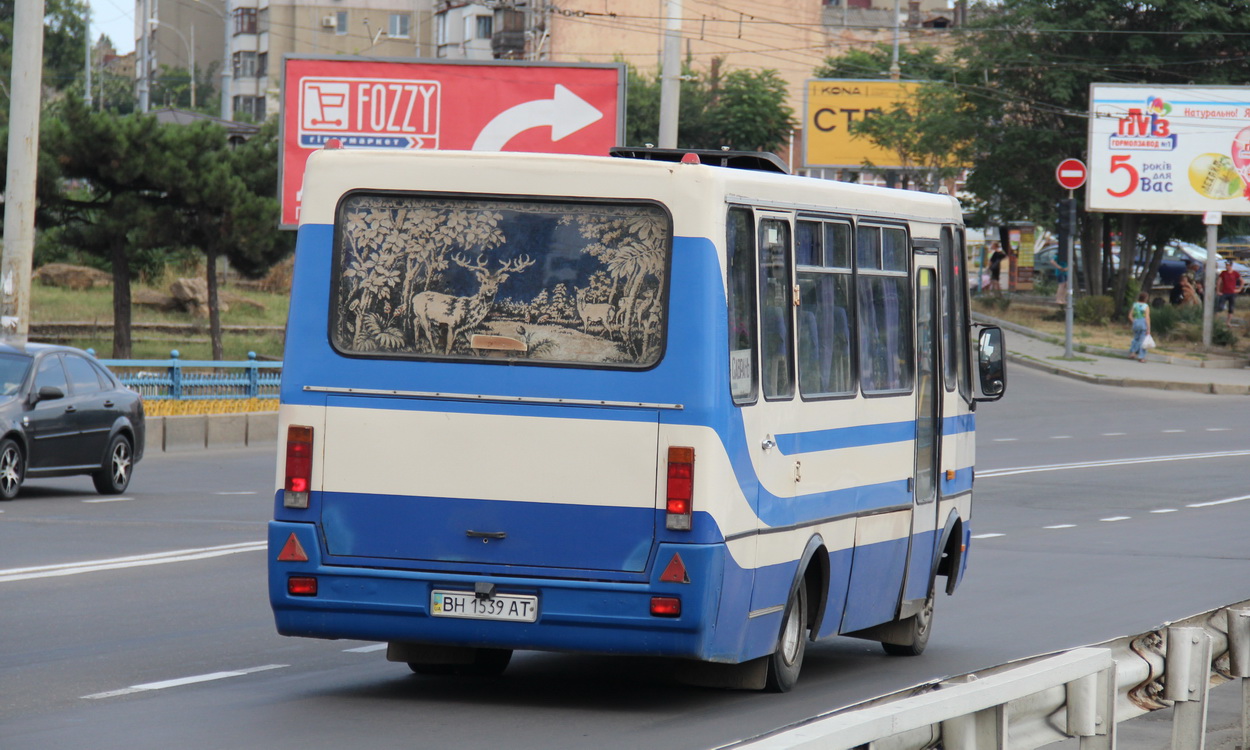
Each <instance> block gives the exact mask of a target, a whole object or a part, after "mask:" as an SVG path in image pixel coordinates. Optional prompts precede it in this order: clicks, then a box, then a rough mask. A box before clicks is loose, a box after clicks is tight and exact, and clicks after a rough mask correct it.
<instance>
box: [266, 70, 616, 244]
mask: <svg viewBox="0 0 1250 750" xmlns="http://www.w3.org/2000/svg"><path fill="white" fill-rule="evenodd" d="M624 122H625V68H624V66H623V65H620V64H590V63H587V64H577V65H565V64H552V63H523V62H508V61H500V60H489V61H481V62H478V61H439V62H427V61H416V62H407V61H396V60H377V59H374V58H368V59H362V58H346V57H336V58H329V59H320V58H309V57H300V56H291V57H288V58H286V59H285V60H284V61H283V76H282V150H281V186H280V190H281V199H282V225H283V226H284V227H294V226H295V225H296V224H297V223H298V222H299V199H300V188H301V186H302V184H303V180H304V165H305V163H306V162H307V161H308V155H309V154H310V153H312V152H313V151H314V150H316V149H319V148H321V147H323V146H324V145H325V144H326V143H327V142H329V141H330V140H332V139H333V140H336V141H338V143H339V144H340V145H341V146H342V147H343V148H383V149H414V148H417V149H458V150H474V151H531V152H544V153H561V154H601V155H606V154H607V153H608V149H609V148H611V147H613V146H616V145H619V143H620V139H621V138H622V136H623V133H624Z"/></svg>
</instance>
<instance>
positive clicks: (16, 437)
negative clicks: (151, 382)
mask: <svg viewBox="0 0 1250 750" xmlns="http://www.w3.org/2000/svg"><path fill="white" fill-rule="evenodd" d="M0 434H2V435H3V436H4V437H3V438H0V500H12V499H13V498H14V497H16V496H17V491H18V489H20V488H21V486H22V482H23V481H24V480H26V479H28V478H29V479H36V478H42V477H63V476H70V475H74V474H89V475H91V478H92V480H94V482H95V487H96V489H97V490H98V491H99V492H100V493H101V494H104V495H116V494H120V493H122V492H125V491H126V487H127V485H129V484H130V475H131V472H132V470H133V469H134V465H135V463H137V462H138V461H139V459H140V458H142V457H143V434H144V430H143V399H142V398H140V396H139V394H138V393H135V392H134V391H132V390H130V389H129V388H127V387H126V386H124V385H122V384H121V381H119V380H118V379H117V378H116V377H115V376H114V375H113V373H111V372H109V371H108V369H107V368H106V367H104V366H103V365H101V364H100V363H99V362H96V361H95V359H94V358H92V357H91V355H89V354H87V353H86V352H84V351H81V350H79V349H74V348H72V347H68V346H53V345H50V344H26V345H25V346H10V345H7V344H0Z"/></svg>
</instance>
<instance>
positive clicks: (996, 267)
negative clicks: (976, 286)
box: [990, 242, 1007, 292]
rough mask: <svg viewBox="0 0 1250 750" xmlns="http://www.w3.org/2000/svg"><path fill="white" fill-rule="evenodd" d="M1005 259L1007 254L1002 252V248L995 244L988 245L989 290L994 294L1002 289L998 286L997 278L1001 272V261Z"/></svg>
mask: <svg viewBox="0 0 1250 750" xmlns="http://www.w3.org/2000/svg"><path fill="white" fill-rule="evenodd" d="M1006 259H1007V253H1004V252H1003V249H1002V247H1001V246H1000V245H999V244H998V243H997V242H991V243H990V289H993V290H994V291H995V292H997V291H999V290H1001V289H1002V287H1001V286H1000V285H999V278H1000V275H1001V274H1002V271H1003V261H1004V260H1006Z"/></svg>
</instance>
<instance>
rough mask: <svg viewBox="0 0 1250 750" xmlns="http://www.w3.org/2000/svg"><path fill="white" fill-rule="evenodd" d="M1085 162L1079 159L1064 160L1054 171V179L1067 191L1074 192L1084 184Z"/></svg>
mask: <svg viewBox="0 0 1250 750" xmlns="http://www.w3.org/2000/svg"><path fill="white" fill-rule="evenodd" d="M1085 176H1086V172H1085V162H1083V161H1081V160H1080V159H1064V160H1063V161H1061V162H1059V168H1058V169H1056V170H1055V179H1057V180H1059V185H1060V186H1061V187H1065V188H1067V189H1068V190H1076V189H1077V188H1079V187H1080V186H1082V185H1084V184H1085Z"/></svg>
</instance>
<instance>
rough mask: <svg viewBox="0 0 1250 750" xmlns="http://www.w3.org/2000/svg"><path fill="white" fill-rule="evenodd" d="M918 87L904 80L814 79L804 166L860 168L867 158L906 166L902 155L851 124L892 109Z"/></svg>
mask: <svg viewBox="0 0 1250 750" xmlns="http://www.w3.org/2000/svg"><path fill="white" fill-rule="evenodd" d="M918 87H919V84H917V83H910V82H908V83H904V82H902V81H856V80H844V79H832V78H818V79H812V80H809V81H808V82H807V101H806V111H805V112H804V120H803V122H804V139H803V140H804V144H805V148H804V158H803V162H804V166H808V167H860V166H863V164H864V160H865V159H867V160H869V161H871V162H872V163H873V164H874V165H875V166H878V167H900V166H902V165H901V164H900V163H899V158H898V154H896V153H894V152H893V151H890V150H887V149H883V148H880V147H879V146H876V145H874V144H873V143H872V141H869V140H868V139H867V138H864V137H856V136H853V135H851V132H850V131H851V125H852V124H854V123H856V122H859V121H861V120H863V119H864V118H866V117H872V116H873V115H874V114H878V113H881V112H888V111H889V110H891V109H893V108H894V105H895V103H897V102H900V101H904V100H906V99H907V98H908V97H910V96H911V95H912V93H913V92H915V90H916V89H917V88H918Z"/></svg>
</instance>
